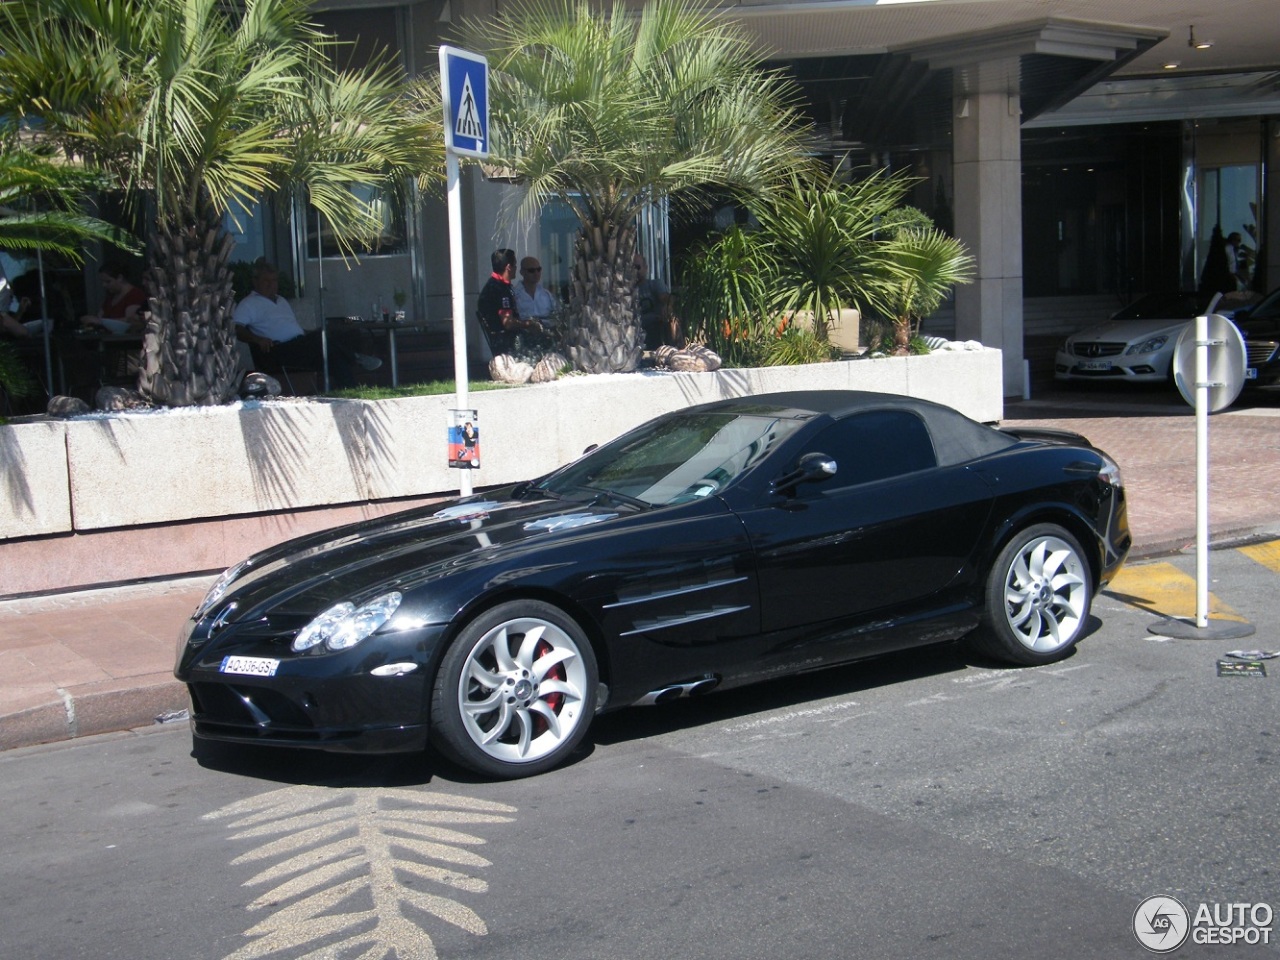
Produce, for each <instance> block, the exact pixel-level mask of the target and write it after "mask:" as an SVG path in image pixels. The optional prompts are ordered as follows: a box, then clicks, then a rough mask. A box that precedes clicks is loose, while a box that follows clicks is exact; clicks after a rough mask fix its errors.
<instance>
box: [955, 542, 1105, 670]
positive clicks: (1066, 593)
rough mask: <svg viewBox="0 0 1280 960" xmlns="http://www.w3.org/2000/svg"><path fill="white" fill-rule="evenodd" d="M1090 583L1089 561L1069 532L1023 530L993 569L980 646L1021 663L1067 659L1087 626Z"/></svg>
mask: <svg viewBox="0 0 1280 960" xmlns="http://www.w3.org/2000/svg"><path fill="white" fill-rule="evenodd" d="M1090 584H1091V574H1090V570H1089V565H1088V562H1087V561H1086V560H1085V559H1084V555H1083V551H1082V550H1081V549H1080V545H1079V543H1077V542H1076V539H1075V538H1074V537H1073V536H1071V534H1069V533H1068V532H1067V531H1066V530H1063V529H1062V528H1061V527H1057V526H1055V525H1052V524H1041V525H1038V526H1034V527H1030V528H1028V529H1026V530H1023V531H1021V532H1020V533H1018V534H1017V535H1016V536H1014V538H1013V539H1012V540H1011V541H1009V543H1008V544H1006V546H1005V548H1004V549H1003V550H1002V551H1001V552H1000V556H999V558H998V559H997V560H996V563H995V564H994V566H993V567H992V569H991V574H990V577H989V579H988V584H987V609H986V611H985V612H984V615H983V625H982V626H981V627H980V628H979V630H978V631H977V632H976V634H975V637H974V639H975V641H976V643H977V645H978V646H979V647H980V648H981V649H982V650H983V651H984V652H986V653H989V654H991V655H994V656H997V657H999V658H1001V659H1004V660H1012V661H1014V662H1016V663H1025V664H1039V663H1048V662H1050V661H1052V660H1057V659H1059V658H1061V657H1063V656H1065V655H1066V654H1067V652H1068V651H1070V649H1071V647H1072V646H1074V645H1075V643H1076V641H1077V640H1079V639H1080V635H1081V633H1082V632H1083V631H1084V628H1085V626H1086V624H1087V623H1088V619H1089V609H1090V606H1091V604H1092V600H1093V597H1092V589H1091V586H1090Z"/></svg>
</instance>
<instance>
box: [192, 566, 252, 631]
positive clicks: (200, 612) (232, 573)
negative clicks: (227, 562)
mask: <svg viewBox="0 0 1280 960" xmlns="http://www.w3.org/2000/svg"><path fill="white" fill-rule="evenodd" d="M247 566H249V561H248V560H241V561H240V562H239V563H237V564H236V565H235V566H234V567H227V569H226V570H223V571H222V576H220V577H218V579H217V580H215V581H213V586H212V587H210V588H209V592H208V593H206V594H205V595H204V599H203V600H201V601H200V606H198V607H196V616H195V618H196V619H197V620H199V619H200V618H201V617H203V616H204V615H205V614H206V613H208V612H209V610H210V609H212V607H213V605H214V604H215V603H217V602H218V601H219V600H221V599H222V595H223V594H224V593H226V592H227V587H229V586H231V584H232V583H233V582H234V581H235V580H236V578H238V577H239V576H240V574H242V573H244V571H245V568H246V567H247Z"/></svg>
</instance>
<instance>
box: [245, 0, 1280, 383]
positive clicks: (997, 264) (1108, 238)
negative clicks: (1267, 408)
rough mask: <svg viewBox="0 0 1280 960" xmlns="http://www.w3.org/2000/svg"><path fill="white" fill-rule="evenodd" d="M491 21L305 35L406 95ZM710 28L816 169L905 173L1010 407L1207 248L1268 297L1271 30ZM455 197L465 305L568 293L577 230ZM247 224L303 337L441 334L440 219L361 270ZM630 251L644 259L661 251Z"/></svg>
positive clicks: (1060, 9)
mask: <svg viewBox="0 0 1280 960" xmlns="http://www.w3.org/2000/svg"><path fill="white" fill-rule="evenodd" d="M501 2H502V0H421V2H405V3H397V4H388V3H386V2H366V0H328V2H322V3H321V4H319V5H318V8H317V14H316V18H317V20H318V21H319V22H320V23H321V24H322V25H323V26H325V27H327V28H329V29H331V30H332V31H334V32H335V33H337V34H338V35H339V36H340V37H342V38H344V39H347V40H350V41H352V43H353V48H352V56H353V57H354V58H355V59H357V60H359V59H360V58H361V57H367V56H368V55H369V52H370V51H371V50H372V49H373V48H374V46H375V45H385V46H387V47H390V48H391V49H394V50H397V51H399V53H400V56H401V57H402V63H403V66H404V68H405V70H406V71H407V72H408V73H411V74H412V73H417V72H422V71H427V70H431V69H434V67H435V64H436V62H437V61H436V54H435V50H436V48H437V46H438V45H439V44H440V43H441V42H444V41H447V40H448V39H449V36H450V30H451V27H452V25H453V23H454V22H455V20H460V19H462V18H476V17H484V16H486V15H490V14H492V13H493V12H494V11H495V10H496V9H497V4H500V3H501ZM720 10H721V11H722V13H723V15H724V16H726V17H729V18H732V19H734V20H736V21H737V22H739V23H740V24H741V25H742V26H743V27H744V29H745V30H746V31H747V32H748V33H749V35H750V36H751V37H752V38H753V39H754V41H755V42H756V43H757V44H758V47H759V49H760V52H761V55H762V56H763V57H765V58H766V59H767V60H768V62H769V63H770V64H771V65H772V66H775V67H779V68H781V69H784V70H786V71H788V72H789V73H790V74H791V75H792V76H794V77H795V79H796V80H797V82H798V83H799V84H800V86H801V89H802V90H803V91H804V95H805V98H806V103H807V110H808V113H809V116H810V118H811V120H812V121H813V123H814V124H815V127H816V129H817V130H818V131H819V132H820V133H821V134H822V136H823V139H824V142H825V145H826V149H828V150H829V151H830V154H831V156H832V157H833V158H846V159H845V162H847V163H848V164H850V165H852V166H854V167H858V166H869V167H883V168H888V169H892V170H909V171H910V172H911V173H912V174H914V175H915V176H916V177H917V178H918V183H919V186H918V187H917V189H916V193H915V196H914V197H913V202H914V203H915V205H916V206H918V207H920V208H921V209H923V210H925V211H926V212H928V213H930V214H931V215H932V216H933V217H934V219H935V221H936V222H938V223H939V224H940V225H942V226H944V227H946V228H948V229H950V230H951V231H952V232H954V233H955V235H956V236H958V237H959V238H960V239H962V240H963V241H964V242H965V243H966V244H967V245H968V247H969V248H970V250H971V252H972V253H973V254H974V256H975V258H976V261H977V277H976V279H975V281H974V282H973V283H971V284H968V285H966V286H963V287H961V288H959V289H958V291H957V294H956V298H955V304H954V320H951V319H950V315H948V318H947V319H946V320H944V321H943V322H944V323H945V324H947V325H948V327H949V328H950V329H947V330H942V331H939V332H944V333H949V334H951V335H953V336H955V337H957V338H959V339H975V340H980V341H982V342H983V343H984V344H987V345H989V346H994V347H999V348H1001V349H1002V350H1003V351H1004V357H1005V362H1004V379H1005V393H1006V395H1016V394H1018V393H1020V392H1021V391H1022V389H1023V382H1024V375H1025V366H1024V362H1023V360H1024V355H1025V349H1024V348H1025V345H1026V343H1027V342H1028V338H1029V337H1031V336H1037V335H1041V336H1047V335H1051V334H1052V335H1061V334H1065V333H1067V332H1070V330H1072V329H1074V328H1076V327H1079V326H1083V325H1084V324H1085V323H1087V322H1090V321H1096V320H1100V319H1103V317H1105V316H1106V315H1107V314H1108V313H1110V312H1112V311H1114V310H1115V309H1116V308H1118V307H1119V306H1120V305H1121V304H1122V303H1124V302H1126V301H1127V300H1129V299H1131V298H1133V297H1135V296H1137V295H1139V294H1141V293H1146V292H1151V291H1159V290H1166V289H1193V288H1195V287H1196V286H1197V285H1198V284H1199V280H1200V276H1201V274H1202V273H1203V270H1204V265H1205V257H1206V255H1207V253H1208V248H1209V243H1210V239H1211V237H1212V234H1213V231H1214V229H1215V228H1217V229H1218V230H1220V231H1221V233H1222V235H1223V236H1226V235H1228V234H1230V233H1232V232H1236V233H1240V234H1241V237H1242V243H1241V248H1242V249H1241V254H1242V256H1241V260H1242V268H1241V273H1240V286H1241V287H1246V286H1254V287H1257V288H1260V289H1265V288H1266V287H1267V286H1268V285H1270V286H1275V285H1277V284H1280V242H1277V241H1280V183H1277V181H1276V176H1277V173H1276V171H1277V169H1280V164H1277V160H1280V22H1278V21H1276V18H1275V17H1274V16H1273V15H1272V11H1271V10H1270V7H1269V3H1268V0H1218V2H1216V3H1215V4H1213V5H1212V6H1207V5H1204V4H1199V3H1195V2H1187V0H1060V2H1055V0H789V2H758V3H752V2H741V3H736V4H724V5H721V6H720ZM463 187H464V204H465V210H466V214H465V216H464V224H465V236H466V251H465V262H466V264H467V268H466V275H467V277H468V283H469V284H470V283H474V287H469V289H468V293H469V294H471V295H474V294H475V292H476V291H477V290H478V289H479V286H480V284H481V283H482V282H483V280H484V275H485V273H486V272H487V260H488V251H489V250H491V249H492V248H493V247H495V246H504V247H512V248H514V249H516V250H517V251H518V252H519V253H520V254H521V255H525V254H526V253H528V254H532V255H535V256H538V257H539V258H540V259H541V261H542V263H543V265H544V268H545V270H546V274H545V282H546V283H547V285H548V286H550V287H552V288H554V287H555V286H556V285H557V284H559V283H562V282H564V281H565V280H567V269H568V263H569V259H570V253H571V244H572V238H573V234H574V229H575V224H574V222H573V221H572V219H571V218H569V217H567V216H566V215H565V212H564V211H560V210H557V209H555V208H554V207H550V208H547V209H546V210H545V211H544V213H543V216H542V217H541V218H540V221H539V222H538V223H535V224H523V225H521V224H518V223H515V222H513V220H512V218H511V217H510V215H509V213H508V211H510V210H513V209H514V208H515V202H514V201H515V200H516V199H518V189H519V188H518V186H515V185H512V184H510V183H506V182H503V181H501V180H500V179H489V178H487V177H486V176H485V175H484V173H483V172H482V171H481V170H480V169H479V168H478V167H475V166H471V167H469V168H468V169H467V171H466V172H465V175H464V185H463ZM244 223H245V224H246V225H248V229H249V231H250V233H253V232H254V231H257V232H258V233H260V234H262V235H261V236H251V235H246V236H245V237H244V238H243V240H244V243H245V249H246V250H247V251H250V252H254V255H258V252H262V253H265V254H267V255H274V256H275V257H276V258H277V259H280V260H282V261H285V260H286V259H287V260H288V261H290V262H292V263H293V264H294V266H295V270H296V274H297V278H298V280H299V282H300V284H301V291H302V293H303V295H304V303H305V304H307V306H306V307H304V312H305V311H308V310H309V311H310V312H311V313H313V314H314V316H315V317H316V319H317V320H318V319H319V318H320V317H325V316H346V315H363V314H365V313H366V312H367V311H369V310H373V309H376V306H377V304H379V303H382V302H385V301H386V299H388V298H391V297H393V296H394V295H395V293H396V292H397V291H399V292H401V293H402V295H403V299H405V300H407V303H408V308H407V309H408V312H409V313H410V315H411V316H412V317H413V318H414V319H417V320H420V321H425V322H427V323H429V324H433V325H437V324H438V325H439V326H440V327H441V328H442V329H443V328H445V327H447V325H448V318H449V315H450V311H451V307H450V291H449V286H448V283H449V280H448V260H449V252H448V250H447V248H446V247H445V246H444V244H445V242H446V241H445V238H446V237H447V235H448V233H447V229H446V228H445V210H444V204H443V200H436V199H432V198H428V199H426V200H425V202H423V203H422V204H420V205H419V210H418V212H417V213H416V215H409V216H406V215H405V213H404V211H396V210H391V209H389V210H388V215H387V223H388V230H387V236H386V238H385V241H386V242H385V243H384V244H383V245H382V246H381V247H380V248H379V249H377V250H372V251H370V252H369V253H368V255H366V256H362V257H361V258H360V262H359V263H358V264H353V263H350V262H344V261H343V260H342V259H341V258H338V257H337V256H336V254H335V252H334V251H330V250H328V249H327V248H326V246H325V241H324V228H323V224H317V223H316V222H315V221H314V214H312V215H310V216H308V214H307V211H305V210H295V211H286V212H282V211H276V216H275V217H274V218H262V219H257V218H254V219H246V220H245V221H244ZM255 224H256V226H255ZM271 224H274V227H272V226H270V225H271ZM649 238H650V240H649V242H650V243H653V244H655V245H657V246H658V247H661V246H662V243H663V236H662V235H661V232H660V231H659V230H654V231H650V233H649ZM258 247H262V248H263V249H262V250H261V251H258ZM286 254H287V258H286V256H285V255H286ZM250 259H251V258H250ZM650 259H651V261H653V262H654V263H656V264H657V265H658V268H659V271H661V270H662V269H663V265H664V258H663V256H661V255H658V256H656V257H651V258H650Z"/></svg>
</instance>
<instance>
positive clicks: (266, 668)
mask: <svg viewBox="0 0 1280 960" xmlns="http://www.w3.org/2000/svg"><path fill="white" fill-rule="evenodd" d="M279 666H280V661H279V660H272V659H270V658H269V657H223V658H222V666H220V667H219V668H218V670H219V672H220V673H241V674H246V675H248V676H251V677H274V676H275V675H276V668H277V667H279Z"/></svg>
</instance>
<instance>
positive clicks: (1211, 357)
mask: <svg viewBox="0 0 1280 960" xmlns="http://www.w3.org/2000/svg"><path fill="white" fill-rule="evenodd" d="M1217 303H1218V298H1217V297H1215V298H1214V299H1213V301H1212V302H1210V304H1209V308H1208V309H1207V310H1205V311H1204V312H1203V313H1202V314H1200V315H1199V316H1197V317H1196V318H1195V321H1194V322H1193V323H1190V324H1188V325H1187V327H1186V328H1185V329H1184V330H1183V331H1182V333H1181V334H1179V335H1178V340H1177V343H1176V345H1175V346H1174V350H1173V375H1174V382H1175V383H1176V384H1177V385H1178V392H1179V393H1181V394H1182V397H1183V399H1184V400H1186V401H1187V403H1189V404H1191V406H1192V407H1193V408H1195V412H1196V618H1195V622H1194V623H1190V622H1188V621H1187V620H1186V619H1183V618H1176V619H1175V618H1170V619H1166V620H1165V621H1163V622H1161V623H1157V624H1152V625H1151V626H1149V627H1148V628H1147V630H1148V631H1150V632H1151V633H1156V634H1160V635H1162V636H1167V637H1174V638H1176V639H1181V640H1205V639H1215V640H1227V639H1235V638H1237V637H1247V636H1249V635H1250V634H1252V633H1253V632H1254V627H1253V624H1250V623H1244V622H1243V621H1235V620H1232V621H1221V620H1217V621H1213V622H1212V623H1210V621H1209V415H1210V414H1211V413H1216V412H1217V411H1218V410H1222V409H1225V408H1226V407H1228V406H1230V405H1231V403H1232V402H1233V401H1234V400H1235V398H1236V397H1237V396H1239V394H1240V387H1241V386H1242V385H1243V384H1244V371H1245V364H1246V360H1247V358H1246V355H1245V349H1244V340H1243V339H1241V337H1240V331H1239V330H1237V329H1236V328H1235V326H1234V325H1232V323H1231V322H1230V321H1229V320H1227V319H1226V318H1225V317H1222V316H1219V315H1217V314H1215V313H1214V312H1213V310H1214V307H1216V306H1217Z"/></svg>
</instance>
